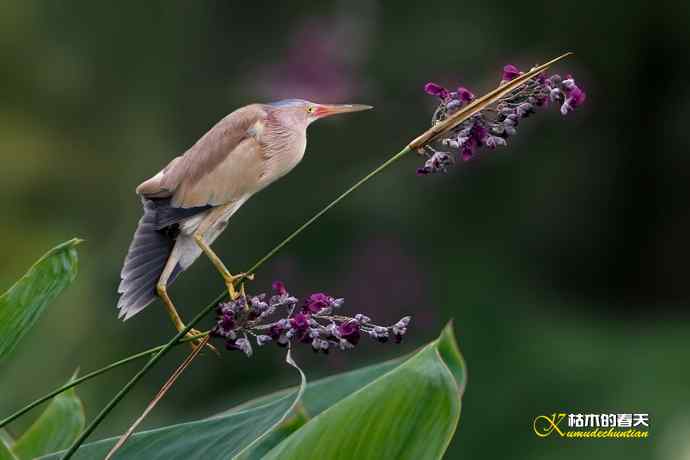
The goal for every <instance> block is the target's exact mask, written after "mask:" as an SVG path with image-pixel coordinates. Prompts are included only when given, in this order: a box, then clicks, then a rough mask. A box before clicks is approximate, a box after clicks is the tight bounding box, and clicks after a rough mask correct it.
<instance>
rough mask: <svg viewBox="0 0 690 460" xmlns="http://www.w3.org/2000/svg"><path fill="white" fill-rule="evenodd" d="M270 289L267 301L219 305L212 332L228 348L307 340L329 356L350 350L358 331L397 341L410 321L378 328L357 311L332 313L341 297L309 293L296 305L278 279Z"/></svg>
mask: <svg viewBox="0 0 690 460" xmlns="http://www.w3.org/2000/svg"><path fill="white" fill-rule="evenodd" d="M273 289H274V290H275V291H276V292H277V294H275V295H273V296H272V297H271V298H270V299H269V301H268V302H266V301H265V299H266V298H267V296H266V294H259V295H255V296H249V295H246V296H241V297H239V298H238V299H236V300H232V301H229V302H226V303H221V304H219V305H218V308H217V309H216V324H215V325H214V326H213V329H212V330H211V335H212V336H213V337H218V338H221V339H223V341H224V342H225V348H227V349H228V350H239V351H242V352H243V353H244V354H245V355H246V356H247V357H250V356H252V355H253V353H254V350H253V348H252V343H251V342H252V341H255V343H256V346H259V347H263V346H264V345H266V344H269V343H275V344H276V345H278V346H280V347H288V346H296V345H297V344H299V343H304V344H311V347H312V349H313V350H314V351H315V352H319V353H323V354H328V353H329V352H330V350H342V351H345V350H350V349H352V348H355V346H357V344H358V343H359V341H360V338H361V336H363V335H368V336H370V337H372V338H374V339H375V340H377V341H379V342H386V341H392V340H395V341H396V342H399V341H400V338H401V336H402V335H403V334H404V333H405V332H406V328H407V323H408V322H409V318H403V319H401V320H400V321H398V322H397V323H395V324H394V325H392V326H379V325H376V324H374V323H372V321H371V318H369V317H368V316H365V315H363V314H361V313H358V314H356V315H355V316H354V317H350V316H344V315H343V314H341V313H338V314H334V313H333V311H334V310H337V309H340V308H341V307H342V306H343V304H344V303H345V299H342V298H334V297H331V296H330V295H328V294H325V293H323V292H316V293H313V294H311V295H310V296H309V297H307V298H305V299H304V300H303V301H302V304H301V305H302V307H301V308H298V304H299V302H300V301H299V299H297V298H295V297H292V296H290V294H289V293H288V292H287V289H286V288H285V285H284V284H282V283H281V282H279V281H277V282H275V283H273ZM276 316H277V318H276ZM391 339H392V340H391Z"/></svg>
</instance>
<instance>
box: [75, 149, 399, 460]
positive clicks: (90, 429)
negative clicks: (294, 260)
mask: <svg viewBox="0 0 690 460" xmlns="http://www.w3.org/2000/svg"><path fill="white" fill-rule="evenodd" d="M411 151H412V150H411V149H410V148H409V147H405V148H404V149H402V150H401V151H400V152H398V153H396V154H395V155H393V156H392V157H390V158H389V159H388V160H386V161H385V162H383V163H382V164H381V165H380V166H379V167H377V168H376V169H374V170H373V171H371V172H370V173H369V174H367V175H366V176H364V177H363V178H362V179H360V180H359V181H357V182H356V183H355V184H354V185H353V186H351V187H350V188H348V189H347V190H345V191H344V192H343V193H342V194H340V195H339V196H338V197H337V198H336V199H335V200H333V201H331V202H330V203H328V204H327V205H326V206H325V207H324V208H323V209H321V210H320V211H319V212H317V213H316V214H314V216H312V217H311V218H310V219H309V220H307V221H306V222H305V223H303V224H302V225H300V226H299V227H298V228H297V230H295V231H294V232H292V233H291V234H290V235H288V236H287V237H286V238H285V239H284V240H283V241H281V242H280V243H278V244H277V245H276V246H275V247H274V248H273V249H271V250H270V251H268V253H267V254H266V255H265V256H263V257H262V258H260V259H259V260H258V261H257V262H256V263H255V264H254V265H253V266H252V267H251V268H250V269H249V270H247V271H246V272H245V273H247V274H251V273H253V272H254V271H255V270H256V269H257V268H259V267H260V266H261V265H262V264H263V263H264V262H266V261H267V260H268V259H270V258H271V257H273V256H274V255H275V254H276V253H277V252H278V251H280V250H281V249H282V248H283V247H284V246H285V245H286V244H288V243H289V242H290V241H292V240H293V239H294V238H295V237H297V236H298V235H299V234H300V233H302V232H303V231H304V230H306V229H307V228H308V227H309V226H310V225H312V224H313V223H314V222H316V221H317V220H318V219H319V217H321V216H322V215H324V214H325V213H326V212H328V210H330V209H331V208H333V206H335V205H336V204H338V203H339V202H341V201H342V200H344V199H345V198H346V197H347V196H348V195H350V194H351V193H352V192H354V191H355V190H357V189H358V188H359V187H361V186H362V185H363V184H364V183H365V182H367V181H369V180H370V179H372V178H373V177H374V176H376V175H378V174H379V173H380V172H381V171H383V170H384V169H386V168H387V167H388V166H390V165H392V164H393V163H395V162H396V161H397V160H399V159H400V158H402V157H403V156H405V155H406V154H407V153H409V152H411ZM244 278H246V275H244V276H243V277H242V278H240V279H239V280H238V282H241V281H243V280H244ZM226 295H227V292H223V293H222V294H220V295H219V296H218V297H216V298H215V299H214V300H213V301H212V302H211V303H209V304H208V305H207V306H206V307H204V309H203V310H201V311H200V312H199V313H198V314H197V315H196V316H195V317H194V318H192V320H191V321H190V322H189V323H187V326H186V327H185V328H184V329H182V330H181V331H180V332H178V333H177V335H176V336H175V337H173V338H172V339H170V341H169V342H168V343H166V344H165V345H163V346H162V347H159V348H158V351H157V352H156V354H155V355H154V356H153V357H152V358H151V359H150V360H149V361H148V362H147V363H146V364H145V365H144V367H142V368H141V370H139V372H137V373H136V374H135V375H134V377H132V378H131V379H130V381H129V382H127V384H126V385H125V386H124V387H122V389H121V390H120V391H119V392H118V393H117V394H116V395H115V396H114V397H113V399H111V400H110V402H109V403H108V404H106V406H105V407H104V408H103V409H102V410H101V412H100V413H99V414H98V415H97V416H96V418H94V419H93V421H92V422H91V423H90V424H89V426H87V427H86V428H85V429H84V431H83V432H82V433H81V434H80V435H79V437H78V438H77V439H76V440H75V441H74V443H72V445H71V446H70V448H69V449H68V450H67V452H65V454H64V455H63V456H62V460H67V459H69V458H71V457H72V455H74V453H75V452H76V451H77V449H79V447H80V446H81V445H82V444H83V443H84V441H85V440H86V438H88V437H89V435H90V434H91V433H93V431H94V430H95V429H96V427H98V425H99V424H100V423H101V422H102V421H103V420H104V419H105V417H106V416H107V415H108V414H109V413H110V411H112V410H113V409H114V408H115V406H116V405H117V404H118V403H119V402H120V401H121V400H122V398H124V397H125V395H127V393H129V391H130V390H131V389H132V387H134V385H136V384H137V382H138V381H139V380H140V379H141V378H142V377H143V376H144V375H145V374H146V373H147V372H148V371H149V369H151V368H152V367H153V366H154V365H155V364H156V363H157V362H158V361H159V360H160V359H161V358H162V357H163V356H164V355H165V354H166V353H167V352H168V351H170V349H171V348H172V347H173V346H175V345H176V344H177V343H178V342H179V341H180V340H181V339H182V338H183V337H184V336H185V335H186V334H187V332H189V331H190V330H191V329H192V328H193V327H194V326H195V325H196V324H197V323H198V322H199V321H201V320H202V319H203V318H204V316H206V315H207V314H208V313H210V312H211V311H212V310H213V309H214V308H215V306H216V304H217V303H218V302H219V301H221V300H223V299H224V298H225V296H226Z"/></svg>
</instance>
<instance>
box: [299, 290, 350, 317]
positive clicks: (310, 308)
mask: <svg viewBox="0 0 690 460" xmlns="http://www.w3.org/2000/svg"><path fill="white" fill-rule="evenodd" d="M338 300H341V299H335V298H333V297H331V296H329V295H328V294H324V293H323V292H316V293H314V294H312V295H310V296H309V297H307V299H306V300H305V303H304V311H305V312H309V313H319V312H321V311H322V310H329V309H333V308H337V306H338V305H339V302H338Z"/></svg>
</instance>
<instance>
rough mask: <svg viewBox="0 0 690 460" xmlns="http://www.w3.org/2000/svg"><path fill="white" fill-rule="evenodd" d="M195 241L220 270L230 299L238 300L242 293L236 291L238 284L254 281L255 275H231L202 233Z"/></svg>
mask: <svg viewBox="0 0 690 460" xmlns="http://www.w3.org/2000/svg"><path fill="white" fill-rule="evenodd" d="M194 241H196V244H197V245H199V247H200V248H201V250H202V251H204V254H206V257H208V258H209V259H210V260H211V263H212V264H213V266H214V267H216V270H218V273H220V276H222V277H223V281H225V286H226V287H227V288H228V294H229V295H230V299H232V300H235V299H237V298H238V297H239V296H240V293H239V292H237V289H236V285H237V282H238V281H240V280H242V279H244V278H248V279H253V278H254V275H247V274H246V273H238V274H237V275H231V274H230V271H229V270H228V268H227V267H226V266H225V264H224V263H223V261H222V260H220V257H218V255H217V254H216V253H215V252H213V249H211V247H210V246H209V245H208V244H206V242H205V241H204V237H203V234H202V233H200V232H197V233H195V234H194Z"/></svg>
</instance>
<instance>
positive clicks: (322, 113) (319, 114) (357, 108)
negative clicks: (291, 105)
mask: <svg viewBox="0 0 690 460" xmlns="http://www.w3.org/2000/svg"><path fill="white" fill-rule="evenodd" d="M369 109H373V107H372V106H370V105H364V104H333V105H331V104H319V105H317V106H316V110H315V112H314V115H315V116H316V118H325V117H330V116H331V115H338V114H339V113H348V112H361V111H362V110H369Z"/></svg>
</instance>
